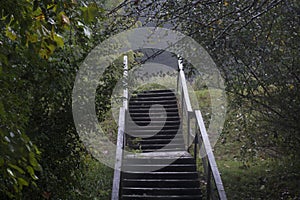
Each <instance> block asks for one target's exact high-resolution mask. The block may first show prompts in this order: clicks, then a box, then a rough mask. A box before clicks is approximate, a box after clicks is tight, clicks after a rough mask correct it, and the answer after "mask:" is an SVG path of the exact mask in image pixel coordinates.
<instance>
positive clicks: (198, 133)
mask: <svg viewBox="0 0 300 200" xmlns="http://www.w3.org/2000/svg"><path fill="white" fill-rule="evenodd" d="M178 68H179V71H178V79H177V91H178V93H179V94H180V99H181V100H180V107H181V113H180V114H181V118H182V128H183V132H184V133H186V134H184V139H185V146H186V149H187V150H188V151H189V149H190V147H193V153H194V158H195V160H196V162H197V160H198V159H197V156H199V158H201V160H202V166H203V169H204V174H205V178H206V198H207V199H221V200H226V199H227V197H226V193H225V190H224V186H223V183H222V179H221V176H220V173H219V170H218V167H217V164H216V161H215V157H214V154H213V151H212V147H211V144H210V141H209V137H208V134H207V132H206V128H205V125H204V121H203V118H202V115H201V112H200V110H193V108H192V105H191V100H190V97H189V92H188V87H187V82H186V78H185V74H184V71H183V64H182V60H180V59H179V60H178ZM193 122H194V125H195V131H194V134H193V131H192V125H193V124H192V123H193ZM198 152H199V153H198Z"/></svg>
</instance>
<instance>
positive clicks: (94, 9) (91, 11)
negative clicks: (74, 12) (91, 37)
mask: <svg viewBox="0 0 300 200" xmlns="http://www.w3.org/2000/svg"><path fill="white" fill-rule="evenodd" d="M81 10H82V17H83V20H84V21H85V22H86V23H90V22H93V21H94V20H95V18H96V17H97V16H98V6H97V4H96V3H90V4H89V5H88V7H83V8H81Z"/></svg>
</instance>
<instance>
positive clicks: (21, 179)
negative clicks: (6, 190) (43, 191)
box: [18, 178, 29, 187]
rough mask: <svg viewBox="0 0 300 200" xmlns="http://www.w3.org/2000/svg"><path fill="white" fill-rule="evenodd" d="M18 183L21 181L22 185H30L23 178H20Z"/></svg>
mask: <svg viewBox="0 0 300 200" xmlns="http://www.w3.org/2000/svg"><path fill="white" fill-rule="evenodd" d="M18 183H19V185H20V187H22V186H28V185H29V183H28V182H27V181H26V180H24V179H23V178H18Z"/></svg>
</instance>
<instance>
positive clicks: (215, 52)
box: [0, 0, 300, 200]
mask: <svg viewBox="0 0 300 200" xmlns="http://www.w3.org/2000/svg"><path fill="white" fill-rule="evenodd" d="M115 3H116V4H115ZM114 4H115V5H114ZM117 4H118V6H117ZM299 10H300V2H299V1H297V0H286V1H283V0H263V1H259V0H251V1H241V0H233V1H224V0H222V1H221V0H217V1H206V0H205V1H197V0H196V1H189V0H173V1H166V0H160V1H152V2H149V1H136V0H135V1H110V0H100V1H91V0H86V1H76V0H7V1H2V2H1V3H0V11H1V12H0V13H1V14H0V15H1V16H0V86H1V87H0V172H1V173H0V199H39V200H40V199H109V196H110V190H111V178H112V170H111V169H110V168H108V167H106V166H104V165H103V164H101V163H99V162H98V161H96V160H95V159H94V158H92V157H91V155H90V154H89V152H87V150H86V149H85V147H84V146H83V145H82V143H81V142H80V140H79V138H78V135H77V133H76V130H75V126H74V122H73V117H72V100H71V95H72V89H73V84H74V80H75V76H76V72H77V71H78V68H79V66H80V64H81V63H82V61H83V60H84V58H85V57H86V55H87V54H88V52H89V51H91V50H92V49H93V47H95V46H96V45H98V44H99V43H100V42H101V41H103V40H105V39H106V38H108V37H110V36H111V35H113V34H116V33H119V32H121V31H123V30H128V29H130V28H133V27H137V26H141V24H142V22H138V19H139V17H144V19H145V21H144V22H143V23H144V24H143V25H147V24H148V23H151V24H152V25H153V24H154V25H155V26H163V25H165V24H169V25H170V24H171V27H172V28H173V29H174V30H178V31H180V32H182V33H184V34H186V35H189V36H191V37H192V38H194V39H195V40H196V41H197V42H199V43H200V44H201V45H202V46H203V47H204V48H205V49H206V50H207V51H208V52H209V53H210V55H211V56H212V58H213V60H214V61H215V62H216V64H217V66H218V68H219V70H220V71H221V73H222V76H223V77H224V79H225V81H226V91H227V94H228V101H229V109H228V114H227V119H226V123H225V127H224V130H223V131H222V133H221V138H220V139H219V142H218V143H217V145H216V147H215V153H216V156H217V158H218V163H219V166H220V171H221V172H222V178H223V179H224V184H225V189H226V190H227V191H228V196H229V197H230V199H297V198H299V196H300V194H299V191H298V190H297V189H298V188H297V185H299V179H300V177H299V176H300V175H299V173H300V172H299V169H300V168H299V156H300V155H299V151H298V148H299V144H300V125H299V120H300V119H299V116H300V115H299V114H298V113H299V111H300V95H299V93H300V91H299V89H300V77H299V74H300V71H299V70H300V68H299V67H298V65H299V41H300V38H299V34H300V30H299V29H300V27H299V21H300V20H299V18H300V16H299ZM137 55H139V54H138V53H137V52H131V53H130V58H129V60H130V62H132V63H135V61H134V58H135V57H136V56H137ZM121 63H122V61H120V60H118V61H116V62H115V63H114V64H112V65H111V66H110V68H108V69H107V70H106V72H105V73H104V76H103V78H102V80H101V84H100V85H99V87H98V89H97V97H96V102H97V103H96V108H97V114H98V119H99V121H100V122H101V124H102V125H103V127H104V129H105V131H106V132H107V133H108V137H109V138H110V139H111V140H112V141H115V139H116V137H115V131H116V128H117V127H116V126H117V125H116V124H115V123H114V122H113V121H114V120H113V117H112V116H111V112H110V107H111V104H110V103H111V99H112V97H111V96H112V93H113V89H114V85H115V84H117V82H118V80H119V78H120V77H121V75H122V68H120V66H122V65H121ZM186 73H187V74H192V73H193V69H191V70H190V71H186ZM198 75H199V74H194V77H197V76H198ZM166 83H168V80H166ZM193 86H194V89H195V90H196V96H197V97H198V101H199V103H200V105H199V107H200V108H201V109H202V112H204V113H206V115H205V118H206V121H209V118H210V115H211V113H210V112H211V110H210V97H209V92H208V91H207V90H206V88H205V86H203V85H202V82H201V81H200V79H199V80H196V81H195V82H194V85H193ZM147 87H148V86H145V88H147ZM274 190H275V191H274Z"/></svg>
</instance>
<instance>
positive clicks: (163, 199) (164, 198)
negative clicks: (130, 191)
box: [122, 195, 202, 200]
mask: <svg viewBox="0 0 300 200" xmlns="http://www.w3.org/2000/svg"><path fill="white" fill-rule="evenodd" d="M201 198H202V196H201V195H123V196H122V199H124V200H152V199H155V200H175V199H176V200H190V199H193V200H198V199H201Z"/></svg>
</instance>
